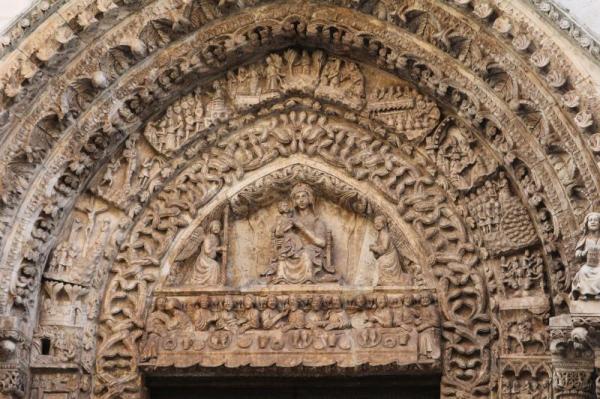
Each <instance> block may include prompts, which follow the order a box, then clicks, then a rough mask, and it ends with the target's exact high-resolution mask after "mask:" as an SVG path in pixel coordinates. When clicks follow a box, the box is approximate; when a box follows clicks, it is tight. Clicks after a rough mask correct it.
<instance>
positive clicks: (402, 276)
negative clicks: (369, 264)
mask: <svg viewBox="0 0 600 399" xmlns="http://www.w3.org/2000/svg"><path fill="white" fill-rule="evenodd" d="M374 222H375V229H376V230H377V232H378V233H377V241H375V243H373V244H371V245H370V246H369V250H370V251H371V252H373V255H374V256H375V259H376V262H375V264H376V266H377V280H376V281H375V285H391V284H405V285H410V284H412V281H411V280H412V279H411V276H410V275H409V274H408V273H404V272H403V271H402V265H401V264H400V258H399V256H398V251H397V250H396V247H394V244H393V243H392V239H391V238H392V237H391V236H390V232H389V229H388V226H387V220H386V218H385V216H382V215H379V216H377V217H375V221H374Z"/></svg>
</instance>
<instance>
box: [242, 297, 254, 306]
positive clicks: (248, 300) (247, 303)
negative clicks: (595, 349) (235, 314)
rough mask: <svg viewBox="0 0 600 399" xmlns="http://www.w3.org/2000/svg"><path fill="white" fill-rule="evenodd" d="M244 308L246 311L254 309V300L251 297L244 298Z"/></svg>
mask: <svg viewBox="0 0 600 399" xmlns="http://www.w3.org/2000/svg"><path fill="white" fill-rule="evenodd" d="M244 307H245V308H246V309H252V308H253V307H254V298H253V297H252V295H246V296H244Z"/></svg>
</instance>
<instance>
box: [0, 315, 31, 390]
mask: <svg viewBox="0 0 600 399" xmlns="http://www.w3.org/2000/svg"><path fill="white" fill-rule="evenodd" d="M20 327H21V323H20V322H19V319H17V318H16V317H12V316H0V398H2V399H3V398H20V397H23V396H24V395H25V391H26V386H27V381H28V375H29V371H28V359H29V343H28V340H27V339H26V336H25V335H24V334H23V333H22V331H21V329H20Z"/></svg>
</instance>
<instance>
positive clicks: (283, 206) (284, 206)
mask: <svg viewBox="0 0 600 399" xmlns="http://www.w3.org/2000/svg"><path fill="white" fill-rule="evenodd" d="M277 210H278V211H279V213H280V214H282V215H287V214H289V213H290V211H291V210H292V208H291V206H290V203H289V202H288V201H279V203H278V204H277Z"/></svg>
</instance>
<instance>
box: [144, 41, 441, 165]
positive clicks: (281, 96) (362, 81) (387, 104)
mask: <svg viewBox="0 0 600 399" xmlns="http://www.w3.org/2000/svg"><path fill="white" fill-rule="evenodd" d="M290 96H298V97H311V98H314V99H318V100H319V101H321V102H323V103H324V104H326V103H329V104H339V105H342V106H344V107H346V108H347V109H349V110H351V111H352V112H356V113H357V114H358V115H360V116H361V117H364V118H369V119H372V120H376V121H379V122H381V123H383V124H384V125H387V126H388V127H390V128H392V129H395V130H396V131H397V132H401V133H403V134H405V135H406V137H408V138H409V139H410V140H413V139H414V140H419V139H422V138H423V137H424V136H425V135H426V134H428V133H429V132H431V131H432V130H433V129H434V128H435V127H436V126H437V124H438V123H439V119H440V115H441V114H440V110H439V108H438V107H437V105H436V104H435V102H433V101H432V100H431V99H429V98H427V97H426V96H424V95H423V94H420V93H419V92H418V91H417V90H415V88H414V87H412V86H411V85H409V84H408V83H406V82H404V81H402V80H400V79H398V78H397V77H394V76H392V75H389V74H387V73H384V72H382V71H380V70H375V69H374V68H373V67H370V66H366V65H362V64H358V63H356V62H353V61H349V60H347V59H344V58H340V57H337V56H333V55H327V54H326V53H325V52H323V51H321V50H309V49H294V48H291V49H287V50H284V51H280V52H276V53H271V54H269V55H267V56H266V57H265V58H264V59H263V60H260V61H258V62H255V63H252V64H248V65H244V66H240V67H238V68H236V69H233V70H230V71H228V72H227V74H225V75H223V76H221V77H218V78H216V79H215V80H213V81H212V82H211V83H208V84H204V85H201V86H198V87H196V88H195V89H194V90H193V91H192V92H191V93H188V94H187V95H184V96H182V97H181V98H179V99H177V100H176V101H175V102H174V103H172V104H171V105H170V106H169V107H167V109H166V110H165V111H164V112H163V113H162V114H161V115H160V116H159V117H158V118H156V119H154V120H152V121H150V122H149V123H148V124H147V126H146V128H145V130H144V136H145V137H146V138H147V139H148V142H149V143H150V145H151V146H152V147H153V148H154V149H156V151H158V152H160V153H162V154H166V155H172V154H173V153H174V152H176V151H178V150H179V149H180V148H182V147H183V146H185V145H186V144H187V143H190V142H192V141H193V140H194V138H195V136H197V135H199V134H202V133H206V132H209V131H210V130H211V129H213V128H214V127H215V126H219V125H221V124H224V123H226V122H227V121H229V120H231V119H235V117H236V116H239V115H244V114H247V113H249V112H252V109H253V108H256V107H257V106H259V105H261V104H269V103H277V102H279V101H282V100H285V99H286V97H290ZM317 105H318V106H319V107H320V104H315V106H317Z"/></svg>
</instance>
